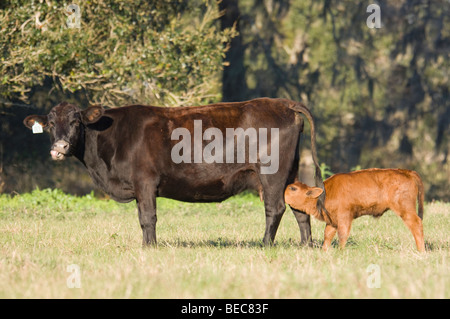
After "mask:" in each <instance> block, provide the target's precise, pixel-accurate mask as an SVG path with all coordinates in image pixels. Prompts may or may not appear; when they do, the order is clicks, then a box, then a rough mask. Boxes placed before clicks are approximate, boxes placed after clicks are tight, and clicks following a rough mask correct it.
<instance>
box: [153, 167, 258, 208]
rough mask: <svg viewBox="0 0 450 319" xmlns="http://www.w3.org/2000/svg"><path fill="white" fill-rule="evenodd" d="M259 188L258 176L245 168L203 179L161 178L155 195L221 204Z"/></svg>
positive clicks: (186, 200)
mask: <svg viewBox="0 0 450 319" xmlns="http://www.w3.org/2000/svg"><path fill="white" fill-rule="evenodd" d="M261 188H262V187H261V183H260V180H259V177H258V174H257V173H256V172H255V171H254V170H252V169H248V168H247V169H241V170H237V171H236V172H234V174H231V175H229V174H225V175H212V176H211V175H210V176H209V177H208V178H203V179H196V178H180V177H177V176H162V177H161V179H160V184H159V187H158V192H157V195H158V196H160V197H167V198H172V199H176V200H180V201H185V202H221V201H223V200H225V199H227V198H229V197H231V196H233V195H236V194H239V193H240V192H242V191H244V190H247V189H250V190H257V191H259V190H260V189H261Z"/></svg>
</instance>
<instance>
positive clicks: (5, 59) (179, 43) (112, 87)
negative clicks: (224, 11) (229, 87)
mask: <svg viewBox="0 0 450 319" xmlns="http://www.w3.org/2000/svg"><path fill="white" fill-rule="evenodd" d="M79 4H80V9H81V16H80V20H81V25H80V28H70V27H68V25H67V23H66V20H67V19H68V17H67V16H66V15H65V14H64V13H65V11H67V7H68V5H69V2H66V3H62V2H59V1H52V0H45V1H42V0H41V1H37V0H36V1H16V0H10V1H6V3H5V4H3V8H2V9H1V11H0V35H1V36H0V51H1V52H2V65H1V67H0V79H1V81H2V86H1V89H0V94H1V95H2V96H3V97H6V98H8V97H11V95H12V94H14V93H21V95H22V98H23V99H26V97H27V92H29V91H30V88H31V87H33V86H35V85H37V84H42V83H43V81H44V79H45V77H51V78H52V79H53V82H54V86H55V89H60V90H69V91H72V92H74V91H77V90H82V91H83V92H84V94H85V95H86V97H87V98H88V100H90V101H92V102H97V103H107V104H109V105H112V106H114V105H121V104H123V103H138V102H139V103H147V104H151V103H154V104H159V105H180V104H196V103H205V102H209V101H212V100H217V99H218V98H220V95H219V94H218V92H219V91H220V90H219V89H218V87H219V86H220V74H221V73H220V72H221V69H222V59H223V57H224V52H225V51H226V43H227V42H229V41H230V39H231V38H232V37H233V36H234V35H235V31H234V30H233V29H232V28H227V29H224V30H219V28H218V26H217V23H216V20H217V18H218V17H219V11H218V7H217V4H216V3H215V2H208V1H201V0H194V1H186V0H174V1H157V0H154V1H147V0H132V1H112V0H89V1H83V2H79Z"/></svg>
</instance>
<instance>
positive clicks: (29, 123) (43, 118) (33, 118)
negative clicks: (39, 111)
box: [23, 115, 47, 130]
mask: <svg viewBox="0 0 450 319" xmlns="http://www.w3.org/2000/svg"><path fill="white" fill-rule="evenodd" d="M36 122H38V123H39V124H41V126H42V127H43V128H45V127H47V115H30V116H27V117H26V118H25V119H24V120H23V124H24V125H25V126H26V127H28V128H29V129H30V130H31V128H32V127H33V125H34V123H36Z"/></svg>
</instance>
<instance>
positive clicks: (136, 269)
mask: <svg viewBox="0 0 450 319" xmlns="http://www.w3.org/2000/svg"><path fill="white" fill-rule="evenodd" d="M0 205H1V212H0V297H1V298H449V296H450V294H449V292H448V289H447V287H448V286H449V284H450V280H449V279H450V278H449V271H448V270H449V258H448V257H449V237H448V230H449V229H450V227H449V226H450V222H449V219H448V214H449V212H450V204H446V203H439V202H436V203H429V204H427V205H426V206H425V215H424V232H425V242H426V248H427V252H426V253H424V254H420V253H418V252H417V251H416V249H415V244H414V240H413V237H412V235H411V234H410V232H409V230H408V229H407V228H406V227H405V226H404V225H403V222H402V221H401V219H400V218H398V217H397V216H395V214H394V213H392V212H388V213H386V214H385V215H384V216H383V217H381V218H380V219H373V218H370V217H362V218H359V219H356V220H355V221H354V222H353V226H352V231H351V236H350V239H349V242H348V244H347V247H346V249H345V250H340V249H338V248H337V241H336V239H335V242H334V246H333V248H332V249H330V250H329V251H328V252H326V253H325V252H322V251H321V249H320V245H321V243H322V240H323V229H324V227H325V224H324V223H322V222H319V221H316V220H312V230H313V238H314V243H315V246H316V247H315V248H309V247H301V246H299V241H300V235H299V232H298V226H297V223H296V221H295V218H294V216H293V215H292V213H291V212H290V209H287V211H286V213H285V216H284V217H283V219H282V222H281V225H280V228H279V230H278V233H277V237H276V246H275V247H271V248H264V247H262V245H261V239H262V236H263V233H264V226H265V219H264V209H263V204H262V203H261V202H260V201H259V198H258V197H256V196H253V195H251V194H245V195H241V196H237V197H234V198H231V199H229V200H227V201H225V202H223V203H212V204H191V203H182V202H177V201H172V200H168V199H164V198H160V199H158V201H157V206H158V224H157V237H158V247H157V248H147V249H143V248H142V247H141V241H142V238H141V236H142V233H141V229H140V226H139V222H138V218H137V211H136V207H135V205H134V204H133V203H130V204H126V205H124V204H117V203H115V202H113V201H106V200H98V199H96V198H94V197H93V196H91V195H89V196H87V197H83V198H78V197H73V196H69V195H66V194H63V193H61V192H59V191H50V190H43V191H35V192H34V193H33V194H25V195H19V196H15V197H13V198H11V197H8V196H5V195H2V196H0ZM72 264H75V265H77V266H78V267H79V269H80V277H79V278H80V283H81V288H69V287H68V282H67V281H68V279H69V280H70V276H71V274H72V273H71V272H68V271H67V270H68V266H70V265H72ZM371 264H375V265H378V266H379V269H380V279H381V281H380V287H379V288H370V287H369V286H368V284H367V281H368V279H369V276H370V272H369V271H368V267H369V265H371ZM69 286H70V285H69Z"/></svg>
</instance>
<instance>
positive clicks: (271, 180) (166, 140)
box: [24, 98, 324, 245]
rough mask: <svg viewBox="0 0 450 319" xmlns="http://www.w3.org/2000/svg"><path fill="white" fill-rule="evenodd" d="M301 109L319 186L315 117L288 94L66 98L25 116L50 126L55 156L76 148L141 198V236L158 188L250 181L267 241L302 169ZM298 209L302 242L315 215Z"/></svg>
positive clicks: (190, 193)
mask: <svg viewBox="0 0 450 319" xmlns="http://www.w3.org/2000/svg"><path fill="white" fill-rule="evenodd" d="M300 114H303V115H304V116H306V118H307V119H308V120H309V122H310V127H311V146H312V154H313V160H314V164H315V166H316V186H319V187H322V188H323V181H322V178H321V175H320V169H319V167H318V164H317V158H316V142H315V126H314V120H313V117H312V115H311V113H310V112H309V110H308V109H307V108H306V107H305V106H304V105H302V104H301V103H298V102H294V101H290V100H285V99H269V98H260V99H255V100H251V101H246V102H236V103H218V104H211V105H206V106H197V107H177V108H166V107H154V106H143V105H130V106H124V107H120V108H112V109H108V110H105V109H104V108H103V107H101V106H89V107H88V108H86V109H84V110H81V109H80V108H78V107H77V106H75V105H73V104H69V103H67V102H63V103H60V104H58V105H57V106H55V107H54V108H53V109H52V110H51V111H50V113H49V114H48V115H30V116H28V117H27V118H25V119H24V124H25V126H27V127H28V128H32V126H33V125H34V124H35V123H36V122H38V123H39V124H40V125H41V126H42V127H43V128H44V129H45V130H47V131H48V132H49V133H50V136H51V142H52V146H51V151H50V154H51V156H52V158H53V159H54V160H62V159H64V158H65V157H67V156H71V155H73V156H75V157H76V158H78V159H79V160H80V161H81V162H82V163H83V164H84V165H85V166H86V168H87V169H88V171H89V174H90V175H91V177H92V179H93V180H94V182H95V183H96V185H97V186H98V187H99V188H101V189H102V190H103V191H104V192H106V193H107V194H108V195H109V196H111V198H113V199H114V200H116V201H118V202H129V201H132V200H136V202H137V206H138V212H139V222H140V225H141V228H142V231H143V244H144V245H155V244H156V229H155V228H156V197H158V196H161V197H167V198H172V199H176V200H181V201H188V202H217V201H223V200H225V199H226V198H228V197H230V196H233V195H235V194H238V193H240V192H242V191H243V190H246V189H253V190H256V191H258V192H259V194H260V197H261V199H262V200H264V207H265V214H266V230H265V234H264V238H263V242H264V244H265V245H270V244H272V243H273V241H274V238H275V234H276V231H277V229H278V225H279V223H280V220H281V217H282V215H283V213H284V211H285V203H284V197H283V194H284V189H285V188H286V186H287V185H288V184H290V183H292V182H294V179H295V178H296V176H297V171H298V162H299V139H300V133H301V132H302V130H303V118H302V117H301V115H300ZM39 124H37V126H39ZM269 133H270V134H269ZM255 152H256V153H255ZM269 154H270V155H269ZM323 199H324V197H323V198H322V201H323ZM293 211H294V214H295V217H296V219H297V222H298V224H299V227H300V233H301V239H302V243H305V242H310V237H311V226H310V220H309V216H308V215H306V214H304V213H302V212H299V211H296V210H293Z"/></svg>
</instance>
